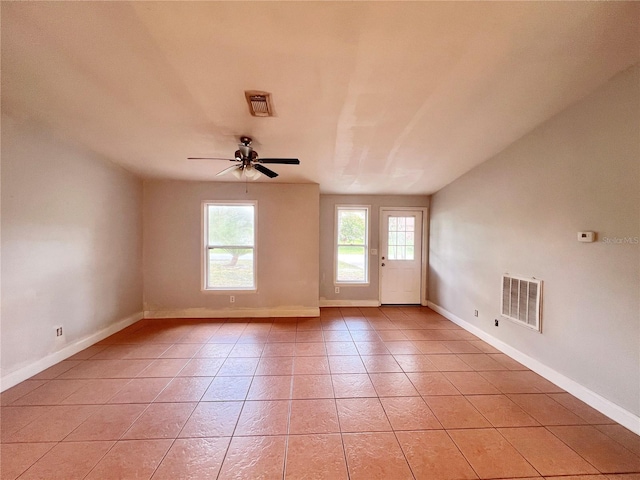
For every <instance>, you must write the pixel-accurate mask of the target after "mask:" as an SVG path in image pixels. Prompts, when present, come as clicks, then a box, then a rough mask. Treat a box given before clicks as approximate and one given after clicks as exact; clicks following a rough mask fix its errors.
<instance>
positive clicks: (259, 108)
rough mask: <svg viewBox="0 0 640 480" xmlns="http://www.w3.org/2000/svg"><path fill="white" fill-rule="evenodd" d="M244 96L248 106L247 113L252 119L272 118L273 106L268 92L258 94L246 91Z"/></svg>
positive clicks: (253, 91)
mask: <svg viewBox="0 0 640 480" xmlns="http://www.w3.org/2000/svg"><path fill="white" fill-rule="evenodd" d="M244 96H245V98H246V99H247V103H248V104H249V113H251V115H253V116H254V117H273V116H274V115H273V106H272V103H271V94H270V93H268V92H258V91H255V90H247V91H245V92H244Z"/></svg>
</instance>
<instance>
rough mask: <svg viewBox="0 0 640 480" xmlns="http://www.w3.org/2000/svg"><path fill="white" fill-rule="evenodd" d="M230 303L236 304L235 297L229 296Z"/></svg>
mask: <svg viewBox="0 0 640 480" xmlns="http://www.w3.org/2000/svg"><path fill="white" fill-rule="evenodd" d="M229 302H230V303H236V297H234V296H233V295H230V296H229Z"/></svg>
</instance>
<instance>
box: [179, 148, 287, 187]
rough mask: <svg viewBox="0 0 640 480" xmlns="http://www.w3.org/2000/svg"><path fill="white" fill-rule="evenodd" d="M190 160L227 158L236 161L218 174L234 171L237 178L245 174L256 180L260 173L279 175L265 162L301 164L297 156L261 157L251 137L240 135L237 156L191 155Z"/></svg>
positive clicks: (269, 175)
mask: <svg viewBox="0 0 640 480" xmlns="http://www.w3.org/2000/svg"><path fill="white" fill-rule="evenodd" d="M188 159H189V160H226V161H229V162H235V165H233V166H231V167H229V168H225V169H224V170H222V171H220V172H218V173H217V174H216V176H220V175H225V174H226V173H232V174H233V175H234V176H235V177H236V178H241V177H242V175H243V174H244V175H245V177H246V178H249V179H251V180H256V179H257V178H259V177H260V175H261V174H262V175H266V176H267V177H269V178H275V177H277V176H278V174H277V173H276V172H274V171H273V170H271V169H269V168H267V167H265V166H263V165H262V164H263V163H267V164H268V163H275V164H282V165H300V160H298V159H297V158H260V157H258V152H256V151H255V150H254V149H253V148H252V147H251V138H250V137H240V143H239V144H238V150H236V153H235V158H215V157H189V158H188Z"/></svg>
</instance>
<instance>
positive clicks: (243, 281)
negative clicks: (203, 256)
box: [207, 248, 254, 289]
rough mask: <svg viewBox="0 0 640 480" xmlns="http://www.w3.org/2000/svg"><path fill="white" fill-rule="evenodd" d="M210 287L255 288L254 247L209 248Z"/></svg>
mask: <svg viewBox="0 0 640 480" xmlns="http://www.w3.org/2000/svg"><path fill="white" fill-rule="evenodd" d="M207 255H208V259H207V261H208V262H209V278H208V279H207V281H208V284H207V286H208V287H210V288H229V289H233V288H253V287H254V285H253V264H254V255H253V248H209V249H207Z"/></svg>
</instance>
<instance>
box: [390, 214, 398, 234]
mask: <svg viewBox="0 0 640 480" xmlns="http://www.w3.org/2000/svg"><path fill="white" fill-rule="evenodd" d="M396 228H398V224H397V222H396V217H389V231H390V232H395V230H396Z"/></svg>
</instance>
